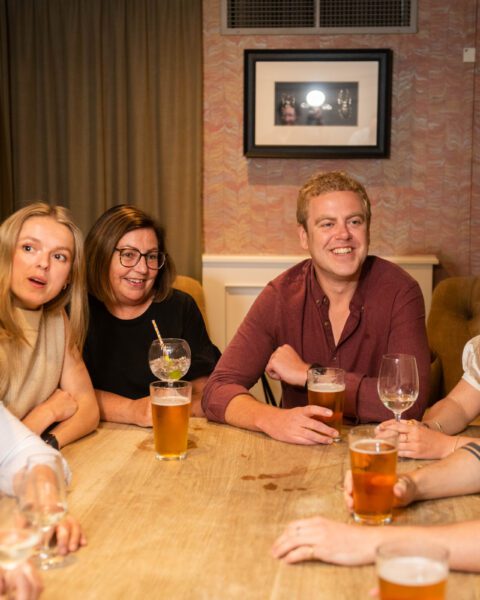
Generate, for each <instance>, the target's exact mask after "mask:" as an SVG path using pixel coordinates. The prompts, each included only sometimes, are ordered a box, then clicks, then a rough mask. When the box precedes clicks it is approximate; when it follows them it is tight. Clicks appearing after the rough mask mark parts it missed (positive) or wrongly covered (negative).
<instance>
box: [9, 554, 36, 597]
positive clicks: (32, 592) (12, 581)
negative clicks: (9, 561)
mask: <svg viewBox="0 0 480 600" xmlns="http://www.w3.org/2000/svg"><path fill="white" fill-rule="evenodd" d="M42 590H43V584H42V580H41V579H40V575H39V573H38V571H37V570H36V569H35V567H34V566H33V565H32V564H31V563H30V562H29V561H26V562H24V563H22V564H21V565H19V566H18V567H17V568H16V569H13V570H12V571H0V597H1V598H14V599H15V600H36V599H37V598H38V597H39V596H40V594H41V593H42Z"/></svg>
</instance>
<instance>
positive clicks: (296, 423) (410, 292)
mask: <svg viewBox="0 0 480 600" xmlns="http://www.w3.org/2000/svg"><path fill="white" fill-rule="evenodd" d="M370 216H371V211H370V201H369V199H368V196H367V193H366V191H365V189H364V187H363V186H362V185H361V184H360V183H359V182H357V181H356V180H354V179H353V178H351V177H349V176H348V175H347V174H345V173H341V172H331V173H325V174H319V175H316V176H313V177H312V178H311V179H310V180H309V181H307V183H306V184H305V185H304V186H303V187H302V189H301V190H300V192H299V196H298V203H297V221H298V232H299V237H300V244H301V246H302V248H303V249H305V250H308V251H309V253H310V255H311V259H308V260H305V261H303V262H301V263H299V264H298V265H295V266H294V267H292V268H291V269H289V270H288V271H286V272H285V273H283V274H282V275H280V276H279V277H277V278H276V279H274V280H273V281H271V282H270V283H269V284H268V285H267V286H266V287H265V289H264V290H263V291H262V293H261V294H260V295H259V296H258V298H257V300H256V301H255V303H254V305H253V306H252V308H251V309H250V311H249V312H248V314H247V316H246V317H245V319H244V321H243V323H242V324H241V325H240V327H239V329H238V331H237V333H236V334H235V336H234V338H233V339H232V341H231V342H230V344H229V345H228V347H227V348H226V350H225V353H224V354H223V356H222V358H221V359H220V361H219V362H218V364H217V367H216V369H215V371H214V372H213V373H212V375H211V376H210V379H209V381H208V383H207V385H206V387H205V391H204V396H203V401H202V405H203V409H204V411H205V414H206V415H207V417H208V418H209V419H211V420H215V421H220V422H226V423H229V424H231V425H236V426H237V427H243V428H246V429H251V430H254V431H263V432H265V433H267V434H268V435H270V436H271V437H273V438H276V439H278V440H281V441H285V442H291V443H297V444H319V443H320V444H328V443H331V442H332V439H333V437H335V436H336V435H337V432H336V431H335V430H334V429H332V428H331V427H328V426H327V425H325V424H323V423H322V422H320V421H319V420H317V419H315V418H314V417H315V416H326V415H329V414H331V413H330V411H328V409H325V408H321V407H318V406H308V405H307V393H306V390H305V383H306V378H307V371H308V369H309V367H310V365H311V364H313V363H316V364H319V365H322V366H324V367H328V366H330V367H340V368H342V369H344V370H345V371H346V399H345V409H344V416H345V417H346V418H348V419H351V420H352V421H354V422H369V421H382V420H386V419H388V418H391V413H390V412H389V411H388V410H387V409H386V408H385V407H384V406H383V404H382V403H381V401H380V400H379V398H378V394H377V376H378V371H379V368H380V361H381V358H382V356H383V355H384V354H388V353H397V352H399V353H405V354H413V355H414V356H415V357H416V359H417V364H418V370H419V377H420V394H419V397H418V400H417V402H416V403H415V404H414V405H413V407H412V408H411V409H410V410H409V411H407V413H405V416H406V417H407V418H408V417H410V418H417V419H420V418H421V416H422V414H423V412H424V410H425V408H426V403H427V397H428V378H429V371H430V355H429V349H428V343H427V337H426V331H425V307H424V301H423V296H422V293H421V290H420V287H419V286H418V284H417V282H416V281H415V280H414V279H413V278H412V277H410V275H408V274H407V273H406V272H405V271H403V270H402V269H401V268H400V267H398V266H396V265H394V264H392V263H390V262H388V261H385V260H383V259H381V258H378V257H374V256H368V257H367V253H368V243H369V229H370ZM263 371H266V372H267V373H268V374H269V375H270V376H271V377H273V378H274V379H279V380H280V381H281V383H282V408H276V407H272V406H269V405H267V404H264V403H263V402H259V401H257V400H256V399H255V398H254V397H253V396H252V395H251V394H250V393H249V391H248V390H249V388H250V387H252V385H253V384H254V383H255V382H256V381H257V380H258V378H259V377H260V375H261V374H262V373H263Z"/></svg>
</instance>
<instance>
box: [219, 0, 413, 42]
mask: <svg viewBox="0 0 480 600" xmlns="http://www.w3.org/2000/svg"><path fill="white" fill-rule="evenodd" d="M417 2H418V0H221V10H222V15H221V17H222V33H224V34H230V35H252V34H262V35H264V34H273V35H275V34H323V35H328V34H333V33H415V32H416V31H417V12H418V6H417Z"/></svg>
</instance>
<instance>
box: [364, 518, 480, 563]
mask: <svg viewBox="0 0 480 600" xmlns="http://www.w3.org/2000/svg"><path fill="white" fill-rule="evenodd" d="M479 536H480V521H470V522H463V523H452V524H449V525H435V526H430V527H384V528H382V529H381V531H380V538H381V540H380V543H385V542H393V541H402V540H406V541H408V540H412V539H421V540H422V541H423V542H430V543H433V544H439V545H441V546H443V547H445V548H447V549H448V552H449V564H450V568H451V569H453V570H457V571H472V572H475V573H478V572H480V545H479V544H478V538H479ZM370 550H371V552H370V553H369V558H370V559H372V554H373V548H370Z"/></svg>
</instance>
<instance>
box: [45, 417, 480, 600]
mask: <svg viewBox="0 0 480 600" xmlns="http://www.w3.org/2000/svg"><path fill="white" fill-rule="evenodd" d="M477 432H478V434H479V436H480V431H479V430H478V429H477ZM189 446H190V449H189V453H188V457H187V459H186V460H185V461H180V462H159V461H157V460H155V458H154V450H153V439H152V432H151V430H149V429H141V428H138V427H134V426H127V425H115V424H111V423H110V424H102V425H101V426H100V428H99V430H98V431H97V432H96V433H95V434H92V435H91V436H89V437H87V438H85V439H83V440H79V441H78V442H76V443H75V444H72V445H70V446H68V447H67V448H65V456H66V457H67V459H68V461H69V463H70V466H71V468H72V470H73V473H74V478H73V482H72V486H71V492H70V495H69V503H70V509H71V512H72V514H74V515H76V516H77V517H78V518H79V519H80V521H81V523H82V524H83V526H84V528H85V531H86V532H87V534H88V538H89V545H88V546H87V547H86V548H83V549H82V550H81V551H80V552H78V553H77V554H76V555H74V559H73V561H72V564H70V565H69V566H65V567H63V568H61V569H56V570H54V571H50V572H48V573H46V574H45V576H44V581H45V592H44V596H43V598H45V599H46V600H48V599H61V600H70V599H73V600H75V599H77V598H78V599H80V598H81V599H82V600H85V599H89V598H95V599H97V598H102V599H107V600H110V599H117V598H121V599H123V598H125V599H127V598H128V599H137V598H138V599H140V598H141V599H150V598H152V599H162V600H163V599H175V600H176V599H189V600H190V599H195V600H196V599H199V600H203V599H205V600H207V599H208V600H211V599H213V600H217V599H218V600H220V599H222V600H223V599H226V600H229V599H237V598H239V599H240V598H241V599H261V600H264V599H272V600H273V599H275V600H280V599H287V598H288V599H289V600H291V599H297V598H298V599H310V598H312V599H313V598H315V599H317V600H323V599H325V600H332V599H335V600H337V599H346V600H356V599H361V598H369V595H368V591H369V590H370V589H371V587H372V586H373V585H374V584H375V573H374V568H373V567H372V566H368V567H359V568H346V567H336V566H332V565H327V564H322V563H320V562H309V563H304V564H300V565H295V566H288V565H284V564H283V563H281V562H280V561H277V560H275V559H273V558H272V557H271V555H270V547H271V545H272V542H273V541H274V539H275V538H276V537H277V535H278V534H279V533H280V532H281V531H282V530H283V528H284V526H285V524H286V523H288V522H289V521H290V520H291V519H295V518H300V517H306V516H312V515H315V514H318V513H321V514H323V515H325V516H328V517H331V518H332V519H336V520H338V521H344V522H346V521H350V517H349V515H348V514H347V511H346V509H345V507H344V504H343V499H342V492H341V489H340V485H341V482H342V479H343V473H344V470H345V468H346V466H347V465H348V459H347V447H346V443H345V442H342V443H340V444H336V445H333V446H330V447H302V446H294V445H289V444H283V443H281V442H277V441H275V440H272V439H269V438H268V437H267V436H265V435H263V434H260V433H253V432H249V431H243V430H239V429H235V428H233V427H229V426H226V425H217V424H214V423H208V422H206V421H205V420H203V419H191V421H190V431H189ZM417 464H418V463H417V462H416V461H415V462H414V461H405V462H404V463H402V467H401V468H406V469H407V470H409V469H410V468H414V467H415V466H417ZM472 518H480V497H479V496H469V497H462V498H457V499H446V500H439V501H435V502H423V503H420V504H418V505H416V506H413V507H410V508H408V509H405V510H403V511H401V512H400V513H398V514H397V515H396V523H435V522H444V521H445V522H446V521H457V520H464V519H472ZM479 543H480V540H479ZM449 581H450V582H449V588H450V595H449V598H451V599H452V600H453V599H455V600H463V599H465V600H470V599H472V600H474V599H480V576H477V575H467V574H458V573H452V574H451V576H450V580H449Z"/></svg>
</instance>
